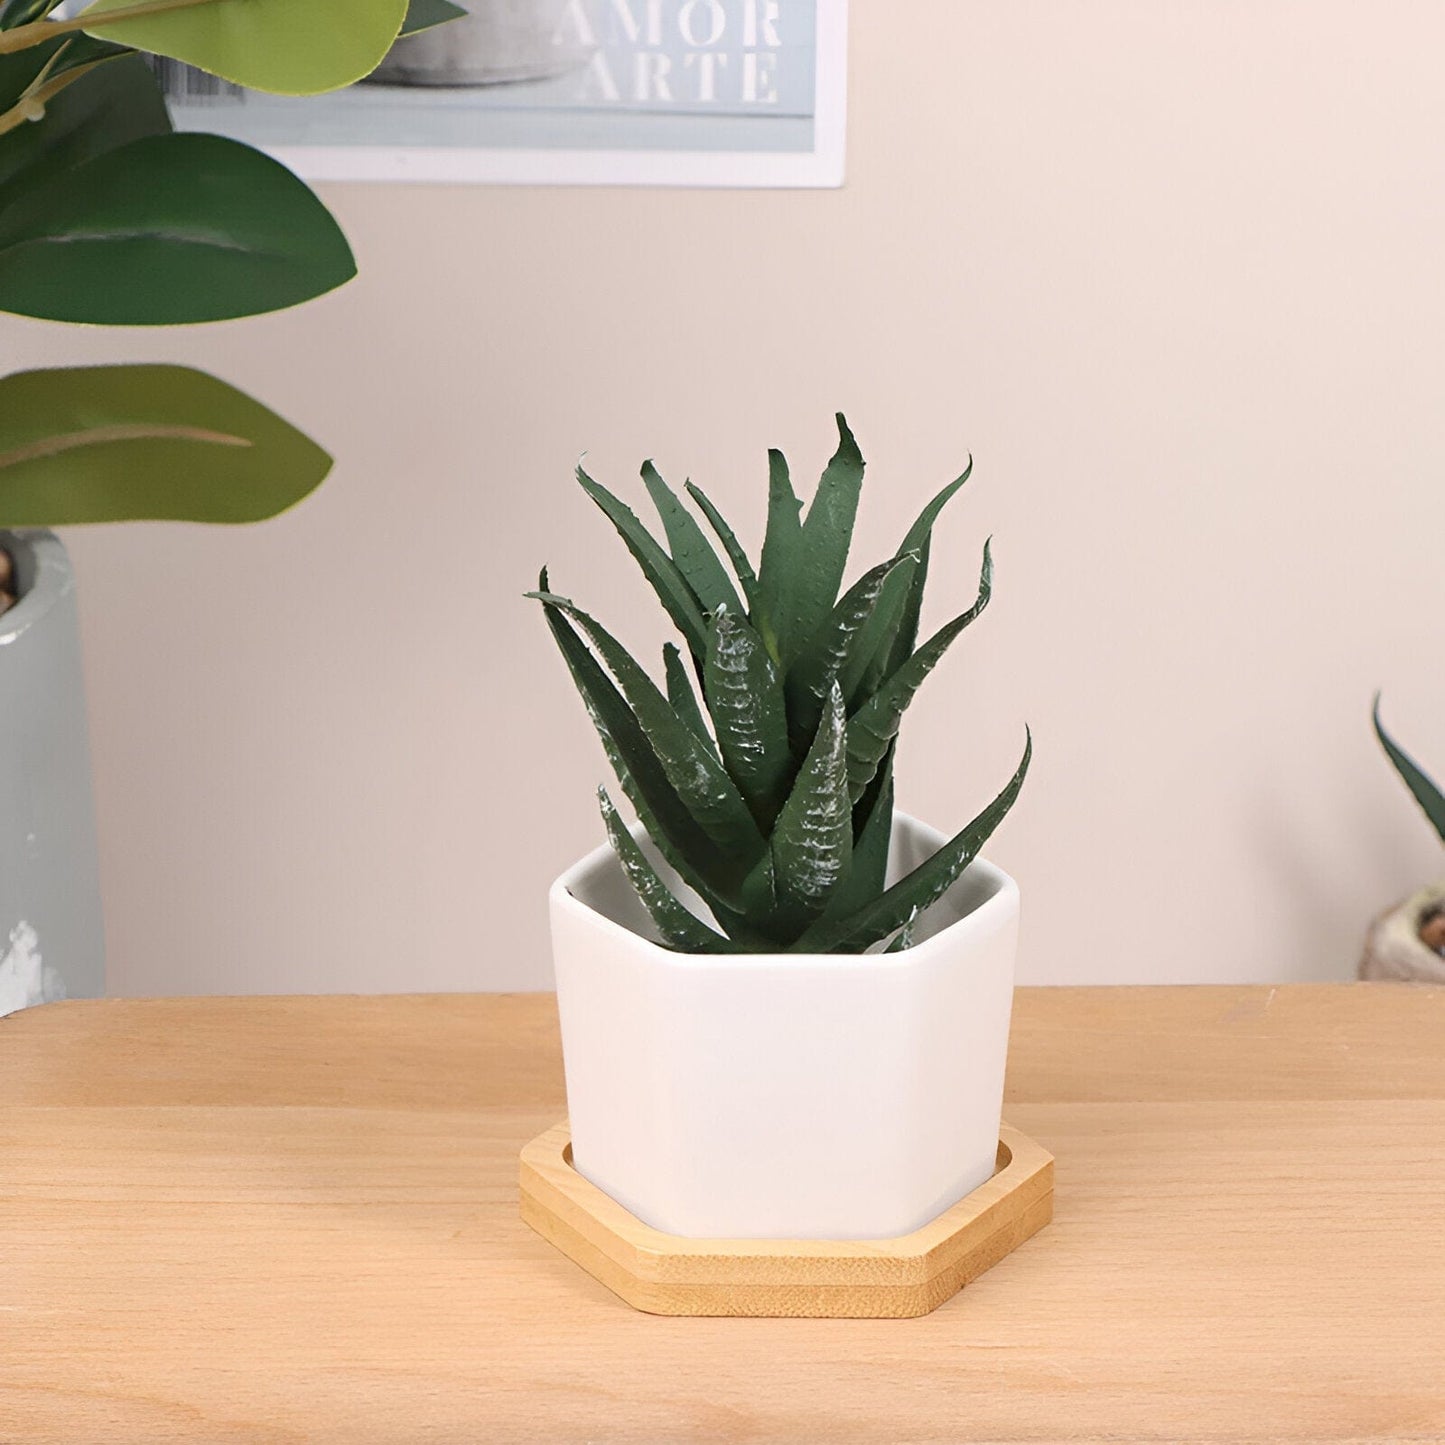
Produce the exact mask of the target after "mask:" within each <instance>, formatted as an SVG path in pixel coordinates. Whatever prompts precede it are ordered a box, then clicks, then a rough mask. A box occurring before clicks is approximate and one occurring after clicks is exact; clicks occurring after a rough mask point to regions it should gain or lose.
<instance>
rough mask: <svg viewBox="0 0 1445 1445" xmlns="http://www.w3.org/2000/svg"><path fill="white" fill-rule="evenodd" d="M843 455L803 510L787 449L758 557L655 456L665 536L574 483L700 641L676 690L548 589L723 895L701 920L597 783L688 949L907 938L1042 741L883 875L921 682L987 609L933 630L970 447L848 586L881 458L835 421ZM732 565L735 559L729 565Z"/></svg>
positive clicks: (646, 816)
mask: <svg viewBox="0 0 1445 1445" xmlns="http://www.w3.org/2000/svg"><path fill="white" fill-rule="evenodd" d="M838 433H839V443H838V450H837V452H836V453H835V454H834V456H833V458H832V460H831V461H830V462H829V463H828V466H827V469H826V470H825V471H824V473H823V476H822V480H821V481H820V482H819V484H818V488H817V492H816V494H815V495H814V497H813V501H812V503H811V505H810V506H809V508H808V510H807V513H806V515H804V513H803V508H802V503H801V502H800V500H799V499H798V497H797V495H796V494H795V493H794V491H793V487H792V483H791V481H790V480H789V474H788V464H787V461H786V460H785V459H784V457H783V455H782V453H781V452H778V451H771V452H769V454H768V461H769V486H768V509H767V529H766V534H765V538H764V541H763V549H762V556H761V558H760V561H759V564H758V566H757V567H756V568H754V567H753V565H752V563H751V561H750V560H749V559H748V556H747V554H746V553H745V552H744V550H743V548H742V546H741V545H740V544H739V542H738V540H737V537H736V536H735V534H734V532H733V530H732V528H731V527H730V526H729V525H728V523H727V522H726V521H725V520H724V518H723V517H722V515H721V513H720V512H719V511H718V509H717V508H716V507H715V506H714V505H713V503H712V502H711V501H710V500H709V499H708V498H707V497H706V496H705V495H704V494H703V492H702V491H701V490H700V489H699V488H698V487H696V486H694V485H693V484H692V483H691V482H688V483H687V484H686V491H687V493H688V495H689V497H690V498H691V499H692V501H693V502H694V503H695V505H696V506H697V509H698V511H699V512H700V513H701V515H702V517H703V519H704V520H706V522H707V523H708V525H709V526H710V527H711V529H712V531H713V532H714V533H715V534H716V536H717V538H718V541H719V542H720V543H721V548H722V554H723V555H725V556H726V558H727V564H728V565H724V562H723V558H722V556H720V555H719V552H718V551H717V549H716V548H715V547H714V546H713V544H712V543H711V542H710V541H709V540H708V538H707V535H706V534H705V533H704V532H703V530H702V527H701V526H700V525H699V523H698V521H697V520H696V518H694V516H693V515H692V513H691V512H690V511H689V510H688V509H687V508H686V507H685V506H684V505H683V502H682V500H681V499H680V498H679V496H678V495H677V494H676V493H675V492H674V491H673V490H672V489H671V488H670V487H669V486H668V485H667V483H666V482H664V481H663V479H662V477H661V476H660V475H659V474H658V472H657V469H656V468H655V467H654V466H653V465H652V463H651V462H646V463H644V464H643V467H642V479H643V482H644V483H645V484H646V487H647V490H648V493H649V494H650V496H651V499H652V502H653V505H654V506H655V507H656V509H657V512H658V515H659V518H660V520H661V522H662V528H663V534H664V536H665V538H666V546H664V545H663V543H662V542H660V541H659V540H658V539H657V538H656V537H654V536H653V535H652V533H650V532H649V531H648V530H647V529H646V528H645V527H644V526H643V525H642V523H641V522H640V521H639V520H638V518H637V516H636V514H635V513H634V512H633V511H632V509H631V508H629V507H628V506H626V505H625V504H624V503H623V502H621V501H620V500H618V498H617V497H615V496H614V495H613V494H612V493H611V492H609V491H608V490H607V489H606V488H605V487H603V486H601V485H599V484H598V483H597V482H595V481H593V479H592V478H591V477H589V476H588V475H587V473H586V472H585V471H583V470H582V468H581V467H578V469H577V480H578V481H579V482H580V483H581V485H582V488H583V490H584V491H585V492H586V493H587V495H588V496H590V497H591V498H592V500H593V501H594V502H596V504H597V505H598V506H599V507H600V508H601V509H602V511H603V512H604V513H605V514H606V516H607V518H608V519H609V520H610V521H611V522H612V524H613V526H614V527H615V528H616V529H617V531H618V533H619V534H620V535H621V537H622V540H623V541H624V542H625V543H626V544H627V547H628V550H629V551H630V552H631V553H632V556H633V557H634V558H635V560H636V561H637V563H638V565H639V566H640V567H641V569H642V571H643V573H644V575H645V576H646V578H647V581H648V582H649V583H650V584H651V585H652V587H653V589H654V590H655V591H656V593H657V595H658V598H659V599H660V600H661V602H662V605H663V607H664V608H665V609H666V611H667V614H668V616H669V617H670V618H671V619H672V622H673V623H674V625H675V626H676V627H677V629H678V632H679V633H680V634H681V637H682V639H683V642H684V644H685V648H686V654H685V655H684V652H683V651H682V650H680V649H679V648H678V647H677V646H676V645H675V644H673V643H668V644H667V645H666V646H665V647H664V649H663V675H664V685H663V686H659V685H658V684H657V683H656V682H655V681H654V680H653V679H652V677H651V676H649V674H648V673H647V672H646V671H645V670H644V669H643V668H642V667H641V666H640V665H639V664H638V663H637V662H636V661H635V660H634V658H633V657H632V656H631V655H630V654H629V653H628V652H627V650H626V649H625V648H624V647H623V646H622V645H621V644H620V643H619V642H618V641H617V639H616V638H615V637H613V636H612V634H611V633H609V632H608V631H607V630H606V629H605V628H604V627H602V625H601V624H600V623H598V622H597V621H595V620H594V619H593V618H592V617H590V616H589V615H588V614H587V613H585V612H583V611H582V610H581V608H579V607H578V606H576V605H575V604H574V603H573V602H572V601H571V600H570V599H568V598H566V597H562V596H559V595H558V594H556V593H554V592H553V591H551V590H550V587H549V583H548V578H547V572H546V570H545V569H543V572H542V575H541V580H540V582H539V590H538V591H536V592H533V593H529V594H528V595H529V596H532V597H535V598H536V599H537V600H539V601H540V602H541V603H542V606H543V609H544V611H545V613H546V618H547V623H548V626H549V627H550V628H551V631H552V635H553V637H554V638H555V639H556V641H557V645H558V647H559V648H560V649H561V652H562V656H563V657H564V658H565V659H566V662H567V666H568V668H569V669H570V670H571V673H572V678H573V681H574V682H575V683H576V685H577V689H578V691H579V692H580V693H581V694H582V699H583V701H584V702H585V704H586V706H587V710H588V712H589V714H590V715H591V718H592V721H593V723H594V725H595V726H596V728H597V732H598V734H599V735H600V737H601V739H602V745H603V747H604V749H605V750H606V753H607V756H608V758H609V760H610V762H611V764H612V767H613V769H614V770H615V772H616V774H617V778H618V782H619V783H620V784H621V787H622V791H623V792H624V793H625V794H626V796H627V798H628V799H629V801H630V802H631V803H632V806H633V807H634V808H635V809H636V810H637V815H638V818H639V820H640V821H641V823H642V825H643V828H644V829H645V830H646V833H647V836H648V837H649V838H650V839H651V841H652V843H653V845H654V846H655V848H656V850H657V853H658V854H659V855H660V856H661V857H662V858H663V859H664V860H665V861H666V862H667V863H668V864H669V865H670V866H671V867H672V869H673V870H674V871H675V872H676V874H677V876H678V877H679V878H680V879H681V880H682V881H683V882H684V883H685V884H687V885H688V886H689V887H690V888H691V889H692V890H693V892H694V893H695V894H696V895H697V896H698V897H699V898H700V899H701V900H702V901H703V903H705V904H706V905H707V908H708V910H709V911H710V912H711V914H712V919H711V922H705V921H704V920H703V919H702V918H700V917H698V916H697V914H696V913H695V912H693V911H691V910H690V909H689V908H688V907H686V906H685V905H684V903H683V902H682V901H680V900H679V898H678V897H677V896H676V895H675V894H674V893H673V892H672V890H671V889H670V888H669V887H668V885H667V884H666V883H665V882H664V880H663V878H662V876H661V875H660V874H659V872H658V870H657V869H656V868H655V867H654V866H653V863H652V861H651V860H650V858H649V857H648V855H647V853H645V852H644V850H643V849H642V847H641V846H640V845H639V844H638V842H637V840H636V839H635V838H634V837H633V835H632V834H631V833H630V832H629V831H628V829H627V828H626V827H625V826H624V824H623V822H622V819H621V818H620V817H619V816H618V813H617V809H616V808H615V807H614V806H613V803H612V801H611V799H610V798H609V797H608V796H607V792H606V790H605V789H599V790H598V791H599V798H600V802H601V806H602V815H603V819H604V821H605V823H606V826H607V833H608V836H609V838H610V839H611V842H612V846H613V848H614V849H615V850H616V853H617V856H618V859H619V860H620V862H621V864H622V867H623V869H624V871H625V872H626V875H627V877H628V879H629V880H630V881H631V883H632V886H633V887H634V888H635V889H636V891H637V894H638V896H639V897H640V898H641V900H642V902H643V904H644V905H645V906H646V908H647V911H648V913H649V914H650V915H651V917H652V920H653V922H654V924H655V925H656V927H657V929H658V931H659V934H660V935H661V937H662V939H663V941H664V942H665V943H666V945H667V946H668V947H670V948H674V949H677V950H680V951H683V952H688V953H776V952H789V953H862V952H865V951H867V950H868V949H870V948H872V947H874V946H875V945H877V944H880V943H882V942H883V941H884V940H890V941H889V943H888V947H889V949H898V948H905V947H907V946H908V944H909V942H910V941H911V937H912V930H913V925H914V921H915V920H916V919H917V918H918V916H919V914H920V913H921V912H922V911H923V910H924V909H926V908H928V907H929V906H930V905H931V904H933V903H935V902H936V901H937V900H938V899H939V898H940V897H941V896H942V895H943V894H944V893H945V892H946V891H947V889H948V888H949V887H950V886H951V885H952V884H953V883H954V882H955V881H956V880H957V878H958V877H959V875H960V874H961V873H962V872H963V870H964V869H965V868H966V867H967V866H968V864H969V863H970V862H971V861H972V859H973V858H974V857H975V856H976V855H977V854H978V851H979V849H980V848H981V847H982V846H983V844H984V842H985V841H986V840H987V839H988V837H989V835H990V834H991V833H992V832H993V830H994V829H995V827H997V825H998V823H999V822H1000V820H1001V819H1002V818H1003V817H1004V815H1005V814H1006V813H1007V812H1008V810H1009V809H1010V807H1012V806H1013V802H1014V799H1015V798H1016V797H1017V796H1018V792H1019V789H1020V787H1021V786H1022V784H1023V780H1024V775H1025V773H1026V772H1027V771H1028V766H1029V758H1030V755H1031V752H1032V741H1031V740H1030V741H1028V742H1027V743H1026V745H1025V749H1024V755H1023V760H1022V761H1021V762H1020V764H1019V767H1018V770H1017V771H1016V772H1015V773H1014V775H1013V777H1012V778H1011V779H1010V780H1009V782H1008V784H1007V786H1006V787H1005V788H1004V789H1003V791H1002V792H1001V793H1000V794H999V795H998V797H996V798H995V799H994V800H993V802H992V803H990V804H989V806H988V807H987V808H985V809H984V810H983V812H981V813H980V814H979V815H978V816H977V817H976V818H975V819H974V820H973V821H972V822H971V823H969V824H968V825H967V827H965V828H964V829H963V830H962V831H961V832H959V833H958V834H957V835H956V836H955V837H953V838H952V839H951V840H950V841H949V842H948V843H946V844H945V845H944V846H943V847H942V848H941V849H939V851H938V852H937V853H935V854H934V855H933V856H932V857H930V858H929V859H927V860H926V861H925V862H924V863H923V864H921V865H920V866H919V867H917V868H915V869H914V870H913V871H912V872H911V873H909V874H907V875H906V876H905V877H903V878H902V879H900V880H899V881H898V882H896V883H894V884H893V885H892V886H891V887H890V886H887V885H886V875H887V869H888V853H889V844H890V840H891V835H892V825H893V791H894V790H893V755H894V748H895V742H896V738H897V735H898V728H899V722H900V720H901V719H902V717H903V713H904V711H905V709H906V708H907V707H908V704H909V703H910V702H911V701H912V699H913V696H914V694H915V693H916V692H917V690H918V688H919V686H920V685H921V684H922V682H923V680H924V678H926V677H927V676H928V674H929V673H930V672H931V671H932V670H933V668H934V666H935V665H936V664H937V663H938V660H939V659H940V658H941V657H942V656H943V654H944V652H945V651H946V650H947V648H948V647H949V645H950V644H951V643H952V642H953V641H954V639H955V638H956V637H958V635H959V634H960V633H961V632H963V630H964V629H965V628H966V627H968V625H969V624H970V623H971V622H973V621H974V619H975V618H976V617H978V615H979V614H980V613H981V612H982V611H983V609H984V607H985V606H986V605H987V603H988V600H989V595H990V592H991V589H992V578H993V566H992V562H991V559H990V556H989V549H988V546H987V544H985V546H984V550H983V567H982V573H981V576H980V579H979V587H978V596H977V599H976V600H975V601H974V603H973V605H972V606H971V607H969V608H968V610H967V611H965V612H962V613H960V614H959V615H958V616H957V617H955V618H954V619H953V620H952V621H950V622H948V623H945V624H944V626H943V627H941V628H939V630H938V631H937V632H935V633H934V634H933V635H932V636H931V637H929V638H928V639H927V641H925V642H923V643H922V644H921V645H920V644H918V641H917V637H918V624H919V614H920V610H921V606H922V601H923V588H924V582H925V580H926V578H927V575H928V556H929V546H930V538H931V535H932V531H933V525H934V522H935V521H936V520H937V518H938V515H939V513H940V512H941V511H942V510H943V508H944V506H945V504H946V503H947V502H948V500H949V498H951V497H952V496H953V495H954V493H955V492H957V491H958V490H959V488H960V487H962V486H963V484H964V483H965V482H966V481H967V480H968V477H969V474H970V472H971V470H972V466H973V463H972V460H971V459H970V462H969V465H968V467H967V468H965V470H964V472H963V474H962V475H961V476H959V477H957V478H956V479H955V480H954V481H952V482H950V483H949V484H948V486H946V487H944V488H943V490H942V491H940V492H939V493H938V495H937V496H936V497H934V498H933V500H932V501H931V502H929V504H928V505H927V506H926V507H925V508H924V509H923V512H922V514H921V515H920V516H919V518H918V520H917V521H916V522H914V524H913V526H912V527H911V528H910V529H909V531H908V534H907V535H906V536H905V537H904V539H903V542H902V545H901V546H900V547H899V548H898V551H897V552H896V553H895V554H894V555H893V556H892V557H890V558H888V559H887V560H886V561H884V562H881V563H880V564H879V565H878V566H876V567H873V568H870V569H869V570H868V571H867V572H865V573H864V574H863V575H862V576H861V577H859V578H858V580H857V581H856V582H854V583H853V584H852V585H851V586H850V587H848V588H847V589H846V590H844V591H843V592H842V595H841V596H839V591H840V588H841V587H842V583H843V575H844V570H845V567H846V565H847V559H848V549H849V544H850V542H851V539H852V534H853V524H854V519H855V516H856V514H857V509H858V498H859V493H860V490H861V487H862V481H863V458H862V456H861V455H860V453H859V451H858V446H857V443H856V442H855V441H854V439H853V434H852V432H850V431H849V429H848V425H847V423H846V422H845V421H844V419H843V417H842V416H841V415H840V416H839V417H838ZM729 566H730V568H731V572H729Z"/></svg>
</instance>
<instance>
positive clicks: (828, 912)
mask: <svg viewBox="0 0 1445 1445" xmlns="http://www.w3.org/2000/svg"><path fill="white" fill-rule="evenodd" d="M878 772H879V776H878V778H877V779H875V784H876V786H874V787H873V788H871V789H870V794H869V795H866V796H865V797H863V798H862V799H861V800H860V801H859V802H858V804H857V805H856V806H855V807H854V809H853V840H854V841H853V858H852V861H851V862H850V863H849V865H848V871H847V873H845V874H844V875H843V877H842V879H841V880H840V881H839V883H838V886H837V887H836V888H835V889H834V890H833V896H832V897H831V898H830V899H829V900H828V906H827V908H825V909H824V910H823V918H824V920H827V919H834V918H846V917H847V916H848V915H849V914H850V913H854V912H856V911H857V910H858V909H860V908H861V907H862V906H863V905H864V904H865V903H867V902H869V901H870V900H871V899H874V898H877V897H878V895H879V894H880V893H882V892H883V889H884V886H885V885H886V883H887V879H888V855H889V853H890V851H891V849H892V843H893V795H894V783H893V766H892V758H891V756H890V757H888V758H885V759H884V761H883V766H882V767H881V768H879V770H878Z"/></svg>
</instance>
